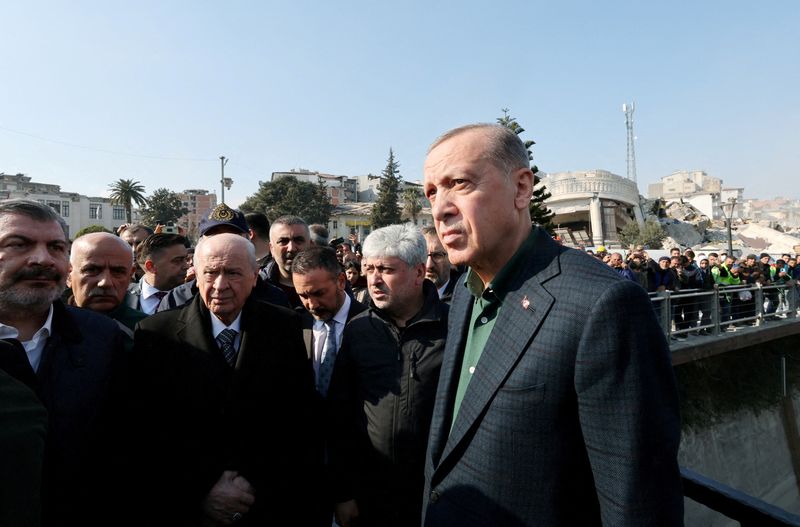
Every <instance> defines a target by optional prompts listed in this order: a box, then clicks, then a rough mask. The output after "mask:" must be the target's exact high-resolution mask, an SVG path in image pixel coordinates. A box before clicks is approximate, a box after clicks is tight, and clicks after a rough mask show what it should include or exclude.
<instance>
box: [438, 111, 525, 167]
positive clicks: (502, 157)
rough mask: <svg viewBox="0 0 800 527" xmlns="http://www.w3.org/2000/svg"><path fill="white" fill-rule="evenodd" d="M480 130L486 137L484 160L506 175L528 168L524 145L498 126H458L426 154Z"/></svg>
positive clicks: (509, 132)
mask: <svg viewBox="0 0 800 527" xmlns="http://www.w3.org/2000/svg"><path fill="white" fill-rule="evenodd" d="M472 130H480V131H482V132H483V133H484V134H485V136H486V151H485V156H484V157H485V158H486V159H488V160H489V161H491V162H492V164H493V165H495V166H496V167H497V168H499V169H501V170H503V171H504V172H505V173H506V174H508V173H511V172H512V171H514V170H516V169H518V168H530V167H531V161H530V154H529V153H528V149H527V148H525V143H523V142H522V139H520V138H519V136H518V135H517V134H516V133H514V131H513V130H511V129H510V128H508V127H506V126H503V125H500V124H490V123H476V124H468V125H466V126H459V127H458V128H454V129H452V130H450V131H448V132H445V133H443V134H442V135H441V136H439V137H438V138H437V139H436V141H434V142H433V144H432V145H431V146H430V148H428V153H429V154H430V153H431V151H432V150H433V149H434V148H436V147H437V146H439V145H440V144H442V143H444V142H445V141H447V140H449V139H452V138H454V137H456V136H458V135H461V134H463V133H465V132H470V131H472Z"/></svg>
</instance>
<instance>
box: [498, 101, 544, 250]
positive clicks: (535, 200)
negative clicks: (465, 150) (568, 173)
mask: <svg viewBox="0 0 800 527" xmlns="http://www.w3.org/2000/svg"><path fill="white" fill-rule="evenodd" d="M502 112H503V116H502V117H498V118H497V122H498V124H501V125H503V126H505V127H506V128H508V129H510V130H511V131H513V132H514V133H515V134H517V135H519V134H521V133H522V132H524V131H525V129H524V128H523V127H521V126H520V125H519V123H518V122H517V119H516V118H514V117H511V115H509V110H508V108H503V109H502ZM535 144H536V143H535V142H534V141H531V140H526V141H525V148H526V149H527V150H528V159H529V160H531V161H533V152H531V147H532V146H533V145H535ZM531 172H533V184H534V185H536V184H537V183H539V181H540V178H539V176H537V175H536V173H537V172H539V167H537V166H536V165H534V164H531ZM551 196H552V195H551V194H550V193H549V192H547V187H545V186H544V185H540V186H539V187H538V188H536V187H534V189H533V196H531V204H530V211H531V220H532V221H533V223H535V224H537V225H540V226H541V227H542V228H544V229H545V230H546V231H547V232H549V233H550V234H551V235H552V234H553V233H554V229H555V225H553V223H552V221H553V217H554V216H555V214H554V213H553V211H551V210H550V209H548V208H547V205H546V204H545V200H547V199H548V198H550V197H551Z"/></svg>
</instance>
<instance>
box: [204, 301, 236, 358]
mask: <svg viewBox="0 0 800 527" xmlns="http://www.w3.org/2000/svg"><path fill="white" fill-rule="evenodd" d="M210 315H211V336H212V337H214V342H216V340H217V337H218V336H219V334H220V333H222V331H223V330H225V329H228V328H230V329H232V330H234V331H235V332H236V338H234V339H233V349H235V350H236V351H239V344H241V342H242V331H241V328H242V312H241V311H239V315H238V316H237V317H236V319H235V320H234V321H233V322H231V325H230V326H226V325H225V323H224V322H223V321H221V320H220V319H218V318H217V317H216V315H214V313H211V314H210Z"/></svg>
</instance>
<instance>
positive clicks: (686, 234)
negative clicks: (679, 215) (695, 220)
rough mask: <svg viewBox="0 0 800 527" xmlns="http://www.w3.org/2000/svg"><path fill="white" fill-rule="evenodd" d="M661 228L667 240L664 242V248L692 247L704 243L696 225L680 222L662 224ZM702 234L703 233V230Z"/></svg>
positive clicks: (703, 238)
mask: <svg viewBox="0 0 800 527" xmlns="http://www.w3.org/2000/svg"><path fill="white" fill-rule="evenodd" d="M661 227H662V228H663V229H664V231H665V232H666V233H667V238H666V239H665V240H664V247H665V248H670V247H694V246H695V245H700V244H702V243H703V242H704V241H705V237H704V236H703V233H701V232H700V231H699V229H698V227H697V226H696V225H692V224H691V223H684V222H681V221H676V222H669V223H668V222H663V223H662V224H661ZM703 232H705V228H704V229H703Z"/></svg>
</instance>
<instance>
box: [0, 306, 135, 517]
mask: <svg viewBox="0 0 800 527" xmlns="http://www.w3.org/2000/svg"><path fill="white" fill-rule="evenodd" d="M10 344H11V346H7V347H5V348H6V349H4V350H3V351H4V352H7V353H8V354H9V356H8V357H7V359H8V360H3V361H1V362H3V363H5V364H6V366H3V368H4V369H5V370H6V371H7V372H9V373H10V374H11V375H13V376H15V377H16V378H18V379H20V380H21V381H22V382H25V383H27V384H28V385H29V386H30V387H31V388H32V389H33V390H34V391H35V393H36V395H37V397H38V398H39V400H40V401H41V402H42V404H43V406H44V407H45V408H46V409H47V414H48V424H47V441H46V444H45V445H46V446H45V457H44V465H43V476H42V513H43V514H42V525H45V526H61V525H78V524H80V525H87V526H88V525H100V524H103V523H106V524H107V523H109V522H112V523H113V519H110V518H109V516H107V515H105V514H104V512H105V511H104V507H106V506H107V503H108V499H107V498H108V494H107V493H106V491H107V490H108V489H110V488H113V487H115V486H116V481H117V478H118V477H119V474H115V473H114V471H113V470H108V468H109V467H111V466H112V464H111V463H110V462H111V459H110V456H111V454H112V451H113V450H114V449H115V448H116V446H115V445H114V436H113V435H112V433H113V430H112V428H113V421H114V420H115V419H116V415H117V413H118V412H119V411H120V410H121V409H120V407H119V404H120V403H121V402H122V399H121V394H120V393H118V392H120V391H123V390H124V386H125V368H126V364H127V357H126V354H125V353H124V351H123V347H122V334H121V333H120V331H119V328H118V327H117V324H116V322H114V321H113V320H111V319H110V318H108V317H106V316H105V315H101V314H99V313H95V312H93V311H90V310H88V309H80V308H74V307H67V306H65V305H64V304H63V303H62V302H60V301H57V302H55V303H54V304H53V322H52V333H51V335H50V337H49V338H48V339H47V343H46V344H45V347H44V351H43V352H42V358H41V361H40V363H39V370H38V371H37V372H35V373H34V371H33V369H32V368H31V366H30V363H29V362H28V359H27V357H26V355H25V351H24V349H23V348H22V345H21V344H19V343H18V342H16V341H13V342H11V343H10ZM5 354H6V353H4V355H5ZM14 356H16V358H14ZM5 468H6V467H2V468H0V470H4V469H5Z"/></svg>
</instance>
